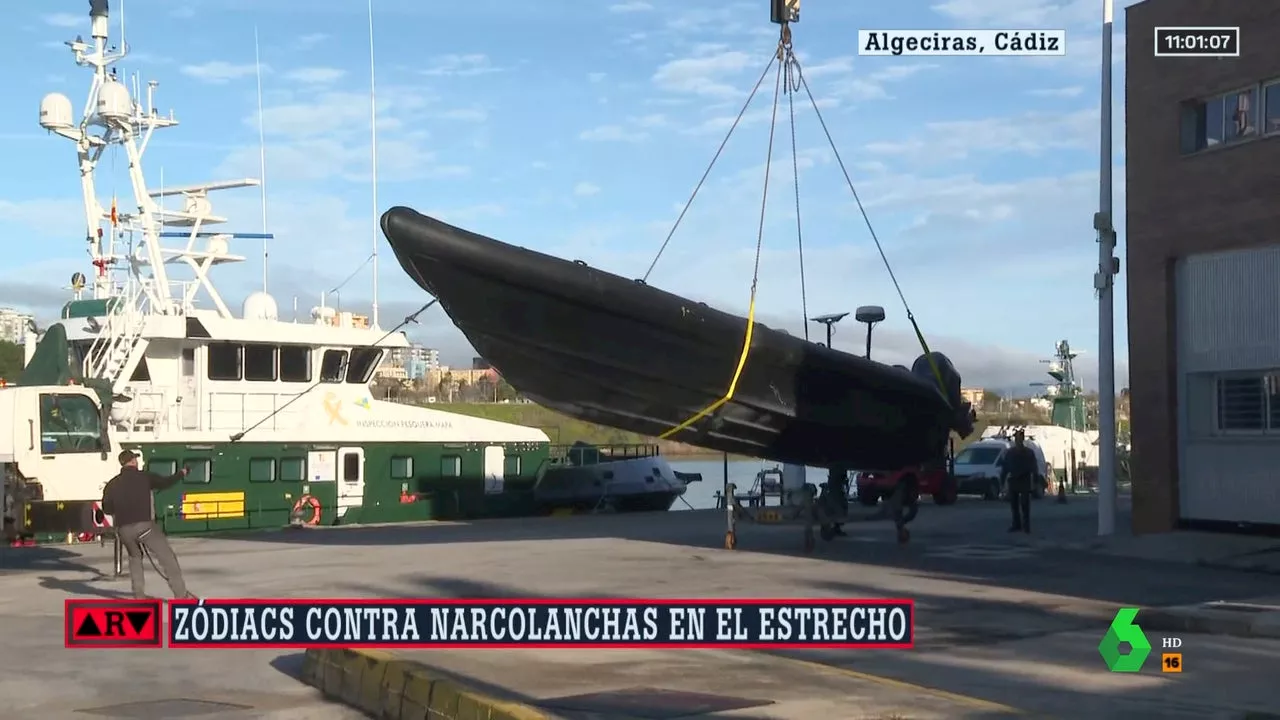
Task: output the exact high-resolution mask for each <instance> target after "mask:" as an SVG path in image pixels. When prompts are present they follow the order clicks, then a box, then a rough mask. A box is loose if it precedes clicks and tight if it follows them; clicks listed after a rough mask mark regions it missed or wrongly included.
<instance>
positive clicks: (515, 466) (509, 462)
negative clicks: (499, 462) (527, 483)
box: [502, 455, 520, 477]
mask: <svg viewBox="0 0 1280 720" xmlns="http://www.w3.org/2000/svg"><path fill="white" fill-rule="evenodd" d="M503 462H504V464H505V465H506V467H504V468H503V469H502V474H503V475H506V476H507V477H513V476H516V475H519V474H520V456H519V455H508V456H507V459H506V460H505V461H503Z"/></svg>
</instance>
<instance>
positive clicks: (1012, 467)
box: [1000, 430, 1040, 533]
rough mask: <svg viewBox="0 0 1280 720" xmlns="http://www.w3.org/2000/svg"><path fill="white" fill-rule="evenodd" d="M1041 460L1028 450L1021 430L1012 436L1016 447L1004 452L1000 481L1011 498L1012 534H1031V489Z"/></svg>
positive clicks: (1037, 474) (1010, 529) (1010, 530)
mask: <svg viewBox="0 0 1280 720" xmlns="http://www.w3.org/2000/svg"><path fill="white" fill-rule="evenodd" d="M1039 464H1040V463H1039V460H1037V458H1036V454H1035V452H1033V451H1032V450H1031V448H1029V447H1027V443H1026V436H1025V435H1024V434H1023V432H1022V431H1021V430H1019V431H1017V432H1016V433H1014V435H1013V447H1011V448H1009V449H1008V450H1007V451H1005V454H1004V459H1003V460H1002V461H1001V464H1000V479H1001V481H1002V482H1003V484H1004V486H1005V488H1006V492H1008V494H1009V508H1010V509H1011V510H1012V511H1013V524H1012V525H1010V526H1009V532H1018V531H1021V532H1024V533H1030V532H1031V488H1032V485H1033V483H1034V482H1035V481H1036V478H1037V477H1039V475H1040V467H1039Z"/></svg>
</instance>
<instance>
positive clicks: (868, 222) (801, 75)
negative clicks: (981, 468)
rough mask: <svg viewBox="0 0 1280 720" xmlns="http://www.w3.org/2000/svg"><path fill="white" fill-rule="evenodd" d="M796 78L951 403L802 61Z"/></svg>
mask: <svg viewBox="0 0 1280 720" xmlns="http://www.w3.org/2000/svg"><path fill="white" fill-rule="evenodd" d="M796 75H797V76H798V77H799V78H800V86H801V87H802V88H804V92H805V94H806V95H808V96H809V104H811V105H813V114H814V115H816V116H817V117H818V124H819V125H821V126H822V133H823V134H824V135H826V137H827V144H828V145H830V146H831V154H832V155H834V156H835V159H836V163H837V164H838V165H839V166H840V172H841V173H843V174H844V181H845V184H847V185H848V186H849V192H850V193H852V194H853V200H854V202H855V203H857V204H858V212H859V213H860V214H861V215H862V222H863V223H865V224H866V226H867V233H868V234H870V235H871V240H872V242H874V243H875V244H876V251H877V252H878V253H880V260H881V262H883V263H884V269H885V270H887V271H888V273H889V280H890V281H892V282H893V289H894V291H896V292H897V293H898V299H899V300H901V301H902V309H903V310H905V311H906V313H907V320H908V321H909V322H910V323H911V329H912V330H914V331H915V333H916V341H917V342H919V343H920V349H921V350H923V351H924V357H925V359H926V360H928V361H929V368H930V369H931V370H933V378H934V380H936V381H937V382H938V390H940V391H941V392H942V397H943V398H944V399H945V400H946V401H947V404H951V398H950V397H949V396H948V395H947V384H946V382H945V381H944V380H943V379H942V370H941V369H940V368H939V367H938V362H937V360H935V359H934V357H933V352H932V351H931V350H930V349H929V342H928V341H927V340H925V338H924V333H923V332H921V331H920V325H919V324H918V323H917V322H916V316H915V313H913V312H911V305H910V304H909V303H908V302H907V296H906V294H905V293H903V292H902V285H901V284H899V283H898V276H897V275H896V274H895V273H894V272H893V266H892V265H890V264H889V257H888V256H887V255H885V252H884V247H883V246H882V245H881V244H880V238H879V236H877V235H876V229H875V228H874V227H873V226H872V225H871V217H870V216H868V215H867V208H866V207H865V206H864V205H863V204H862V198H861V197H860V196H859V195H858V189H857V188H855V187H854V185H853V178H852V177H850V175H849V170H848V168H846V167H845V164H844V160H843V159H842V158H841V157H840V151H839V150H838V149H837V148H836V141H835V140H834V139H833V138H832V137H831V131H830V130H829V129H827V121H826V120H824V119H823V117H822V110H820V109H819V108H818V101H817V100H816V99H815V98H814V97H813V91H812V90H810V89H809V82H808V81H807V80H805V78H804V73H802V72H800V65H799V62H797V63H796Z"/></svg>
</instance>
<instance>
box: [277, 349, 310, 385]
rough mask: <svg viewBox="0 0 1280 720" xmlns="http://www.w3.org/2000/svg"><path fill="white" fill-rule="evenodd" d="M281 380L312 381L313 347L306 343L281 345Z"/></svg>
mask: <svg viewBox="0 0 1280 720" xmlns="http://www.w3.org/2000/svg"><path fill="white" fill-rule="evenodd" d="M280 380H281V381H282V382H311V348H309V347H307V346H306V345H281V346H280Z"/></svg>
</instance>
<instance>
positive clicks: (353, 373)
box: [347, 347, 382, 385]
mask: <svg viewBox="0 0 1280 720" xmlns="http://www.w3.org/2000/svg"><path fill="white" fill-rule="evenodd" d="M381 359H382V350H380V349H378V348H372V347H358V348H352V349H351V362H350V363H347V382H349V383H352V384H353V385H363V384H365V383H367V382H369V378H371V377H373V371H374V370H377V369H378V361H379V360H381Z"/></svg>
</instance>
